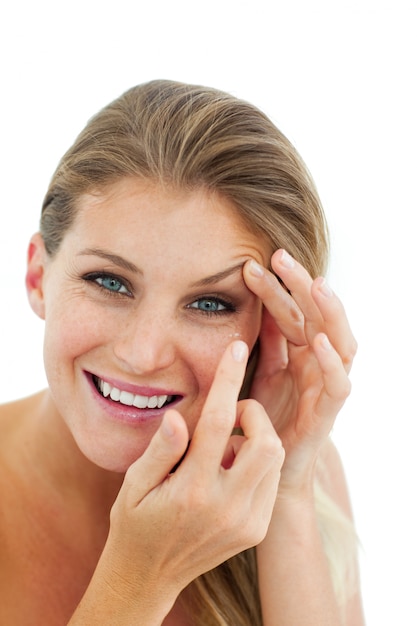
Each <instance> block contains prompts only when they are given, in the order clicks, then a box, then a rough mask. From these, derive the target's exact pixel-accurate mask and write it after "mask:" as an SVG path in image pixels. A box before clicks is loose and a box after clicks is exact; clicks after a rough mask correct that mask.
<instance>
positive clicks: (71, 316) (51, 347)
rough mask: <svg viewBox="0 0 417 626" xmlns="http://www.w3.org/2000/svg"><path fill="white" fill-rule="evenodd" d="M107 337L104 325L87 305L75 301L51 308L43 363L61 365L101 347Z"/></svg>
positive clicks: (46, 321) (105, 325) (46, 330)
mask: <svg viewBox="0 0 417 626" xmlns="http://www.w3.org/2000/svg"><path fill="white" fill-rule="evenodd" d="M106 328H107V329H108V330H107V332H106ZM109 334H110V330H109V327H108V324H106V322H105V320H104V319H103V317H100V316H98V315H97V312H94V313H93V311H92V310H91V307H89V306H88V303H84V302H81V301H80V300H78V299H76V301H75V302H68V301H67V302H66V303H65V305H64V306H54V307H53V308H52V307H51V308H50V309H49V311H48V314H47V316H46V320H45V340H44V353H45V363H48V362H50V361H54V362H55V363H56V366H57V367H59V364H60V362H61V363H62V365H64V363H65V361H68V360H69V359H74V358H76V357H78V356H81V355H82V354H84V353H85V352H87V351H89V350H91V349H93V348H94V347H96V346H98V345H102V344H103V341H105V340H106V337H107V338H108V336H109Z"/></svg>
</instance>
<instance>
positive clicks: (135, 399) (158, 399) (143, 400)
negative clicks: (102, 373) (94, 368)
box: [93, 376, 176, 409]
mask: <svg viewBox="0 0 417 626" xmlns="http://www.w3.org/2000/svg"><path fill="white" fill-rule="evenodd" d="M93 380H94V384H95V386H96V389H97V391H98V392H99V393H100V395H102V396H103V398H109V399H110V400H113V402H120V404H124V405H125V406H134V407H136V408H137V409H161V408H162V407H164V406H165V405H167V404H170V403H171V402H172V401H173V400H174V399H175V397H176V396H168V395H161V396H142V395H136V394H133V393H130V392H129V391H124V390H122V389H118V388H117V387H113V386H112V385H110V383H108V382H106V381H105V380H102V379H101V378H97V377H96V376H94V377H93Z"/></svg>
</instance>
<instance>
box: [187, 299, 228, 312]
mask: <svg viewBox="0 0 417 626" xmlns="http://www.w3.org/2000/svg"><path fill="white" fill-rule="evenodd" d="M189 308H190V309H195V310H197V311H201V312H202V313H206V314H208V315H220V314H222V313H223V314H224V313H231V312H233V311H235V310H236V309H235V307H234V306H233V305H232V304H231V303H229V302H226V301H225V300H221V299H220V298H198V300H195V301H194V302H192V303H191V304H190V305H189Z"/></svg>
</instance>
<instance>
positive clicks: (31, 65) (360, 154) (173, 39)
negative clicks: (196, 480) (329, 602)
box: [0, 0, 417, 626]
mask: <svg viewBox="0 0 417 626" xmlns="http://www.w3.org/2000/svg"><path fill="white" fill-rule="evenodd" d="M5 5H6V3H4V4H3V5H2V6H3V8H2V9H0V59H1V61H0V63H1V75H0V80H1V100H0V110H1V116H0V123H1V140H0V141H1V151H0V159H1V163H0V165H1V188H0V202H1V228H0V267H1V309H0V314H1V327H0V328H1V329H0V332H1V354H2V359H1V364H0V368H1V369H0V401H6V400H9V399H13V398H16V397H19V396H22V395H26V394H28V393H31V392H33V391H35V390H37V389H38V388H39V387H41V386H43V385H44V384H45V381H44V376H43V372H42V360H41V350H42V347H41V346H42V322H41V321H39V320H38V319H36V318H35V316H34V315H33V314H32V312H31V311H30V310H29V307H28V305H27V303H26V298H25V293H24V266H25V254H26V244H27V240H28V238H29V236H30V234H31V233H32V232H33V231H35V230H36V229H37V224H38V216H39V211H40V205H41V202H42V198H43V194H44V192H45V190H46V187H47V185H48V181H49V179H50V176H51V175H52V172H53V170H54V168H55V166H56V164H57V161H58V159H59V158H60V157H61V155H62V153H63V152H64V151H65V150H66V148H67V147H68V146H69V144H70V143H71V142H72V140H73V139H74V137H75V135H76V134H77V133H78V131H79V130H81V128H82V126H83V125H84V123H85V121H86V120H87V118H88V117H90V115H92V114H93V113H95V112H96V110H98V109H99V108H100V107H102V106H103V105H105V104H107V103H108V102H109V101H110V100H111V99H113V98H114V97H116V96H118V95H119V94H120V93H121V92H122V91H124V90H125V89H127V88H128V87H130V86H132V85H134V84H137V83H140V82H143V81H145V80H149V79H153V78H173V79H176V80H183V81H187V82H197V83H201V84H207V85H212V86H215V87H219V88H222V89H224V90H227V91H229V92H232V93H234V94H235V95H237V96H239V97H242V98H245V99H248V100H250V101H252V102H254V103H255V104H257V105H258V106H259V107H260V108H262V109H264V110H265V111H266V112H267V113H268V114H269V115H270V116H271V117H272V118H273V120H274V121H275V122H276V124H277V125H278V126H279V127H280V128H281V130H283V131H284V133H285V134H287V136H288V137H289V138H290V139H291V140H292V141H293V142H294V143H295V145H296V146H297V148H298V149H299V151H300V152H301V154H302V156H303V157H304V159H305V160H306V162H307V164H308V166H309V168H310V170H311V171H312V173H313V176H314V178H315V180H316V183H317V185H318V188H319V192H320V194H321V197H322V200H323V203H324V206H325V209H326V212H327V215H328V219H329V223H330V228H331V232H332V244H333V252H332V264H331V271H330V282H331V283H332V284H333V287H334V288H335V290H336V291H337V292H338V293H339V294H340V295H341V296H342V298H343V300H344V302H345V305H346V308H347V310H348V312H349V315H350V318H351V321H352V325H353V327H354V330H355V334H356V336H357V338H358V340H359V343H360V351H359V354H358V357H357V361H356V365H355V367H354V371H353V376H352V378H353V383H354V388H353V395H352V396H351V398H350V400H349V402H348V404H347V405H346V406H345V408H344V410H343V412H342V414H341V415H340V418H339V422H338V424H337V426H336V428H335V434H334V436H335V440H336V441H337V443H338V446H339V448H340V451H341V454H342V457H343V459H344V463H345V466H346V470H347V474H348V478H349V483H350V487H351V492H352V499H353V505H354V510H355V515H356V520H357V526H358V532H359V535H360V537H361V541H362V544H363V552H362V560H361V568H362V579H363V595H364V603H365V609H366V614H367V622H368V624H369V625H375V626H385V625H387V626H388V625H390V626H392V625H393V624H395V625H397V624H398V625H401V626H408V625H416V624H417V614H416V608H415V602H414V596H415V593H416V576H415V568H416V557H417V554H416V552H417V551H416V539H415V532H416V528H417V518H416V513H415V505H414V503H413V500H414V499H415V494H416V489H415V477H416V460H415V457H416V455H415V449H416V429H415V422H416V418H417V411H416V405H415V395H416V393H415V390H416V387H417V381H416V378H417V376H416V374H417V368H416V365H415V354H416V351H417V341H416V296H415V288H416V285H415V268H416V262H415V252H414V245H415V228H416V224H415V218H414V215H415V212H416V208H417V206H416V182H417V176H416V165H417V162H416V148H415V146H416V140H417V132H416V111H417V101H416V60H417V45H416V29H417V9H416V4H415V2H412V1H411V0H410V1H409V2H407V0H396V2H395V3H394V2H392V3H388V2H386V1H384V0H379V1H378V0H361V1H360V2H359V1H356V0H351V1H350V2H338V1H337V0H334V1H331V0H327V1H326V0H315V1H314V2H313V1H312V2H310V1H309V0H304V1H303V0H301V1H292V2H289V1H285V2H279V1H272V0H269V1H268V0H256V1H255V0H251V1H241V2H239V1H237V0H231V1H227V0H211V1H210V2H204V3H203V2H201V3H199V2H197V0H189V1H187V0H177V1H173V0H166V1H158V0H152V1H149V4H148V3H144V2H140V1H136V2H133V1H130V2H129V0H118V1H117V2H108V1H106V0H101V1H100V2H99V0H96V1H94V0H92V1H89V0H84V1H83V2H80V1H79V0H73V1H72V2H69V3H60V2H52V1H50V2H48V1H46V0H37V1H36V2H32V1H31V0H24V1H23V2H18V1H17V0H16V1H15V2H14V3H13V4H12V3H8V4H7V5H6V6H7V8H4V6H5ZM11 7H12V8H11ZM312 626H313V625H312ZM317 626H318V625H317Z"/></svg>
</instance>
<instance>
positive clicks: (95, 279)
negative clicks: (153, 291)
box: [82, 272, 237, 317]
mask: <svg viewBox="0 0 417 626" xmlns="http://www.w3.org/2000/svg"><path fill="white" fill-rule="evenodd" d="M82 278H83V280H85V281H87V282H89V283H92V284H93V285H94V286H95V287H97V288H98V289H100V291H102V292H103V294H104V295H106V296H108V297H110V298H120V297H126V296H127V297H132V290H131V288H130V287H129V285H128V283H126V281H125V280H123V279H122V278H120V277H119V276H117V275H116V274H111V273H108V272H91V273H90V274H86V275H85V276H83V277H82ZM105 279H108V280H113V281H115V282H117V283H119V284H120V286H121V287H122V288H124V289H125V290H126V291H125V292H123V291H114V290H112V289H109V288H108V287H105V286H104V285H103V284H102V282H99V281H104V280H105ZM204 301H206V302H212V303H214V304H216V305H218V306H221V307H223V308H222V309H219V310H216V311H210V310H205V309H200V308H198V306H193V304H196V303H201V302H204ZM186 308H187V309H189V310H191V311H192V312H195V313H202V314H203V315H206V316H207V317H215V316H221V315H230V314H232V313H236V310H237V309H236V306H235V305H234V304H233V303H232V302H230V300H225V299H224V298H220V297H219V296H216V295H210V296H200V297H198V298H196V299H195V300H193V302H191V303H190V304H188V305H187V306H186Z"/></svg>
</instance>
